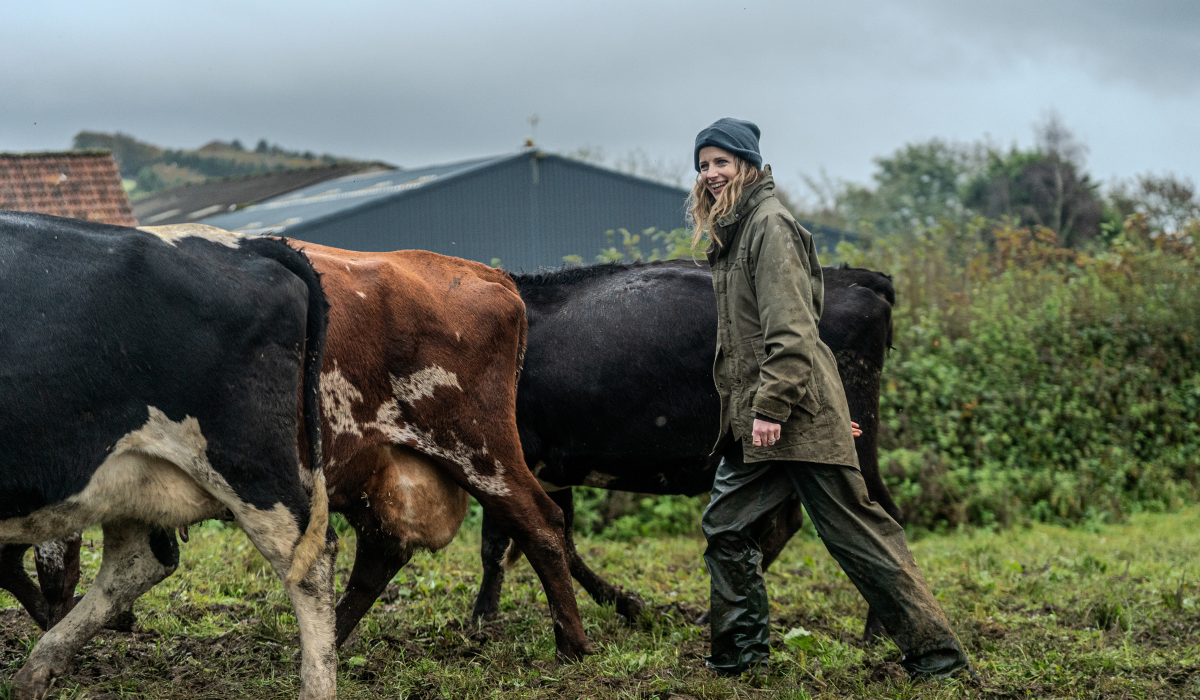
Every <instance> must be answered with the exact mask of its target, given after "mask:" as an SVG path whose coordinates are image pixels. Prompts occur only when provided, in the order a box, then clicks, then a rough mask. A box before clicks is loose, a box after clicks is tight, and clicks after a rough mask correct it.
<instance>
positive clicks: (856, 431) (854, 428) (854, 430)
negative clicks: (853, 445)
mask: <svg viewBox="0 0 1200 700" xmlns="http://www.w3.org/2000/svg"><path fill="white" fill-rule="evenodd" d="M850 434H851V435H853V436H854V437H858V436H859V435H862V428H859V427H858V423H855V422H854V421H850Z"/></svg>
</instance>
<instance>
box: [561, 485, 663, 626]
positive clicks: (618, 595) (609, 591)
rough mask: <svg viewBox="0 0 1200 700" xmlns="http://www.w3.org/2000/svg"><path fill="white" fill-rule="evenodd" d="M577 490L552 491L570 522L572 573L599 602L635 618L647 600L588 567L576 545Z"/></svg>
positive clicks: (568, 548) (567, 521) (568, 530)
mask: <svg viewBox="0 0 1200 700" xmlns="http://www.w3.org/2000/svg"><path fill="white" fill-rule="evenodd" d="M574 494H575V490H574V489H563V490H561V491H554V492H553V493H551V494H550V500H552V501H554V502H555V503H557V504H558V507H559V508H562V512H563V520H564V521H565V522H566V528H565V531H564V533H563V534H564V535H565V536H566V542H567V563H568V564H569V565H570V567H571V576H573V577H574V578H575V580H576V581H578V582H579V583H581V584H583V588H584V590H586V591H587V592H588V595H590V596H592V599H593V600H595V601H596V602H598V603H604V604H606V605H608V604H613V605H615V606H616V609H617V614H618V615H620V616H622V617H624V618H625V619H626V620H629V621H630V622H633V621H634V620H637V618H638V615H641V614H642V610H643V609H645V607H646V602H645V601H644V600H642V597H641V596H639V595H638V594H637V593H633V592H631V591H626V590H625V589H623V588H621V587H620V586H614V585H613V584H611V583H609V582H608V581H605V580H604V579H603V578H601V577H600V575H599V574H597V573H596V572H594V571H592V570H591V569H590V568H588V565H587V564H585V563H584V561H583V559H582V558H581V557H580V556H579V552H578V551H577V550H576V549H575V495H574Z"/></svg>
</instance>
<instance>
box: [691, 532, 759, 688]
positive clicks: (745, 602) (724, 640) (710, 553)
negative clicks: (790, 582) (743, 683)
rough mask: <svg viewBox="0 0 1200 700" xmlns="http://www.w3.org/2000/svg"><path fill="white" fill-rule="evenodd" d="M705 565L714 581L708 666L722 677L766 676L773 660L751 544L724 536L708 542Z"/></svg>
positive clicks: (735, 536)
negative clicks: (751, 673)
mask: <svg viewBox="0 0 1200 700" xmlns="http://www.w3.org/2000/svg"><path fill="white" fill-rule="evenodd" d="M704 561H705V563H706V564H707V565H708V571H709V574H710V575H711V576H712V608H711V609H710V613H709V624H710V625H711V629H712V655H711V656H709V657H708V667H709V668H711V669H713V670H714V671H716V672H717V673H719V674H721V675H724V676H736V675H741V674H742V673H744V672H746V671H749V670H751V669H756V670H758V671H760V672H763V671H765V669H766V666H767V662H768V661H769V660H770V658H771V645H770V633H771V628H770V625H769V624H768V622H769V621H768V617H767V615H768V609H767V590H766V585H765V584H764V583H763V578H762V573H761V571H760V569H759V567H760V566H761V565H762V553H761V552H759V551H758V547H757V546H756V545H755V543H754V541H753V540H751V539H750V538H749V537H746V536H745V535H741V534H737V533H728V532H727V533H722V534H720V535H717V536H716V537H713V538H712V539H710V540H709V542H708V549H707V550H706V551H705V553H704Z"/></svg>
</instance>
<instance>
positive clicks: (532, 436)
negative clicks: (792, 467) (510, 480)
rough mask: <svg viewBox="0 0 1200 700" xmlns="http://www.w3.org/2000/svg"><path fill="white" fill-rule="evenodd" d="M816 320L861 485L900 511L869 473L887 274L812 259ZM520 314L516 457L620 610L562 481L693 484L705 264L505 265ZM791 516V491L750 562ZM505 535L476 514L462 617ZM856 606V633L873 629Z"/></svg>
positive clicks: (632, 600) (798, 515) (634, 605)
mask: <svg viewBox="0 0 1200 700" xmlns="http://www.w3.org/2000/svg"><path fill="white" fill-rule="evenodd" d="M824 273H825V308H824V313H823V314H822V316H821V323H820V326H819V328H818V330H819V331H820V334H821V340H823V341H824V342H825V344H826V345H828V346H829V347H830V349H831V350H833V352H834V356H835V357H836V358H837V362H838V373H839V374H840V375H841V379H842V386H843V387H844V388H845V391H846V399H847V401H848V403H849V407H850V417H851V419H852V420H854V421H856V422H858V423H859V424H860V425H861V426H862V430H863V435H862V436H861V437H859V438H858V439H857V440H855V448H856V450H857V452H858V461H859V465H860V467H861V469H862V474H863V479H864V480H865V481H866V485H867V492H868V494H870V496H871V499H872V500H874V501H877V502H878V503H879V504H880V505H882V506H883V508H884V509H885V510H887V512H888V514H889V515H891V516H892V517H893V518H895V519H896V521H897V522H901V523H903V519H902V516H901V513H900V509H899V508H897V507H896V504H895V503H894V502H893V501H892V498H891V496H890V495H889V494H888V491H887V487H886V486H885V485H884V483H883V480H882V479H881V478H880V475H879V455H878V446H877V438H878V427H879V383H880V377H881V373H882V371H883V362H884V357H885V354H886V352H887V349H888V348H889V347H890V346H891V339H892V304H894V303H895V300H896V295H895V290H894V288H893V286H892V282H891V278H889V277H888V276H887V275H884V274H881V273H879V272H874V271H872V270H864V269H859V268H832V267H826V268H824ZM513 279H514V281H516V283H517V288H518V289H519V290H520V292H521V299H522V300H523V301H524V302H525V313H526V317H527V318H528V320H529V340H528V344H527V349H526V353H525V366H524V369H523V371H522V373H521V377H520V381H519V383H518V385H517V426H518V428H519V430H520V433H521V447H522V450H523V451H524V454H525V461H526V464H527V465H528V466H529V468H530V469H531V470H532V471H533V472H534V474H535V475H536V476H537V477H538V479H539V480H540V481H541V482H542V485H543V487H544V488H546V490H547V491H549V492H550V497H551V499H553V500H554V502H555V503H558V505H559V506H560V507H561V508H562V509H563V515H564V517H565V518H566V523H567V532H566V534H567V555H568V558H569V563H570V567H571V574H572V576H574V577H575V579H576V580H578V581H579V582H580V583H581V584H583V587H584V588H585V589H586V590H587V591H588V593H589V594H590V595H591V596H592V598H594V599H595V600H597V601H600V602H604V603H613V604H615V605H616V610H617V612H618V613H620V614H622V615H624V616H626V617H628V618H630V619H633V618H636V617H637V615H638V614H639V613H640V612H641V610H642V608H643V606H644V603H643V601H642V599H641V597H640V596H638V595H637V593H635V592H631V591H624V590H622V589H620V588H618V587H617V586H614V585H612V584H611V583H609V582H608V581H605V580H604V579H603V578H601V577H600V576H599V575H597V574H596V573H595V572H593V571H592V570H591V569H590V568H589V567H588V566H587V564H586V563H585V562H584V561H583V559H582V558H581V557H580V556H579V553H578V552H577V551H576V549H575V542H574V535H573V532H572V522H573V520H574V512H575V506H574V501H573V496H572V491H571V487H573V486H579V485H587V486H596V487H601V488H605V489H611V490H616V491H634V492H639V493H653V494H684V495H689V496H694V495H698V494H701V493H704V492H706V491H708V490H710V489H711V488H712V484H713V478H714V476H715V473H716V468H717V464H716V463H715V462H714V461H712V460H710V459H709V451H710V450H711V449H712V446H713V441H714V440H715V439H716V435H717V427H718V426H717V422H718V420H719V417H720V399H719V398H718V396H717V391H716V387H715V386H714V385H713V380H712V364H713V354H714V352H715V348H716V342H717V340H716V338H717V309H716V300H715V297H714V296H713V291H712V274H711V273H710V271H709V269H708V265H707V264H697V263H694V262H692V261H691V260H677V261H671V262H659V263H649V264H633V265H619V264H618V265H594V266H591V267H579V268H566V269H563V270H560V271H557V272H546V273H538V274H530V275H513ZM803 523H804V512H803V510H802V508H801V506H800V501H799V498H795V497H794V498H793V499H792V500H791V501H789V502H788V503H785V504H784V506H782V507H781V508H780V510H779V511H778V512H777V513H776V514H775V516H774V527H772V528H766V530H767V531H769V533H770V534H769V535H767V536H765V538H764V541H763V542H762V546H763V568H764V569H765V568H766V567H768V566H769V565H770V564H771V562H773V561H774V560H775V558H776V557H777V556H779V553H780V552H781V551H783V548H784V545H786V544H787V542H788V540H789V539H790V538H791V537H792V535H793V534H795V532H796V531H797V530H799V529H800V526H801V525H802V524H803ZM509 542H510V540H509V538H508V536H507V535H506V534H505V533H504V531H503V530H502V529H501V528H498V527H496V526H495V524H494V523H493V522H492V521H491V519H490V517H489V516H488V514H487V513H486V512H485V513H484V517H483V543H482V545H483V546H482V558H483V580H482V582H481V584H480V590H479V595H478V597H477V599H476V602H475V610H474V616H475V617H483V618H487V617H491V616H493V615H495V614H496V612H497V610H498V609H499V603H500V592H501V584H502V583H503V577H504V568H503V560H504V558H505V552H506V551H508V552H509V554H510V555H511V554H512V552H511V551H510V550H509V549H508V547H509ZM882 631H883V630H882V627H881V626H880V624H879V621H878V618H877V617H875V616H874V614H873V613H871V614H869V615H868V620H867V625H866V630H865V631H864V637H865V638H867V639H872V638H873V637H874V636H876V635H878V634H881V633H882Z"/></svg>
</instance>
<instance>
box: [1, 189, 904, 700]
mask: <svg viewBox="0 0 1200 700" xmlns="http://www.w3.org/2000/svg"><path fill="white" fill-rule="evenodd" d="M825 282H826V310H825V314H824V316H823V318H822V320H821V324H820V333H821V338H822V340H823V341H824V342H825V343H826V344H827V345H829V347H830V348H831V349H832V350H833V351H834V353H835V356H836V357H837V360H838V369H839V372H840V374H841V377H842V383H843V385H844V386H845V389H846V392H847V398H848V400H849V404H850V411H851V416H852V418H853V419H854V420H856V421H857V422H858V423H859V424H860V425H861V426H862V427H863V431H864V434H863V436H862V437H861V438H859V440H858V441H857V445H856V446H857V449H858V456H859V462H860V464H861V465H862V471H863V476H864V478H865V480H866V483H867V486H868V490H869V492H870V495H871V497H872V498H873V499H874V500H876V501H878V502H880V503H881V504H882V505H883V506H884V507H885V508H886V509H887V510H888V512H889V513H890V514H891V515H892V516H893V517H894V518H896V519H897V520H898V521H899V520H900V513H899V511H898V510H897V508H896V507H895V505H894V504H893V503H892V501H891V499H890V497H889V496H888V494H887V491H886V489H885V488H884V486H883V483H882V480H881V479H880V477H879V473H878V461H877V455H876V451H877V450H876V436H877V426H878V417H877V414H878V405H879V379H880V373H881V371H882V367H883V359H884V355H885V352H886V350H887V348H888V347H889V345H890V340H891V308H892V303H893V302H894V292H893V289H892V285H891V282H890V280H889V279H888V278H887V277H886V276H884V275H881V274H878V273H874V272H870V271H867V270H857V269H832V268H826V270H825ZM0 299H2V300H3V301H0V305H2V308H3V310H4V316H5V323H3V324H0V395H2V396H3V398H4V401H3V402H0V449H2V450H3V453H2V454H3V456H2V457H0V587H2V588H5V589H7V590H9V591H10V592H12V593H13V594H14V595H15V596H16V597H17V599H18V600H19V601H20V602H21V603H22V605H24V607H25V608H26V609H27V610H28V611H29V613H30V614H31V615H32V616H33V618H34V620H35V621H36V622H37V623H38V624H39V625H40V626H42V627H43V628H45V629H47V632H46V633H45V634H44V635H43V636H42V638H41V639H40V641H39V642H38V644H37V645H36V646H35V647H34V649H33V650H32V652H31V653H30V655H29V657H28V659H27V661H26V663H25V665H24V667H23V668H22V669H21V670H20V671H19V672H18V673H17V675H16V677H15V679H14V680H15V682H16V690H17V695H18V697H22V698H37V697H41V696H43V695H44V694H45V692H46V691H47V689H48V688H49V683H50V681H51V679H52V678H53V677H54V676H56V675H60V674H62V673H64V672H65V671H66V670H67V668H68V667H69V665H70V663H71V661H72V659H73V658H74V656H75V654H76V653H77V652H78V651H79V650H80V648H82V646H83V645H84V644H85V643H86V642H87V641H88V640H89V639H90V638H91V637H92V636H93V635H94V634H96V632H98V631H99V630H100V629H101V627H102V626H104V625H105V623H106V622H108V621H110V620H112V619H114V618H115V617H118V616H120V615H122V614H125V615H129V614H131V613H130V610H131V609H132V605H133V602H134V601H135V600H136V599H137V598H138V596H140V595H141V594H142V593H144V592H145V591H147V590H149V588H150V587H152V586H153V585H154V584H155V583H157V582H159V581H161V580H163V579H164V578H165V577H167V576H169V575H170V574H171V572H172V571H174V569H175V568H176V566H177V565H178V561H179V543H178V541H177V540H176V536H175V532H176V530H177V529H179V528H181V527H186V526H187V525H189V524H191V523H195V522H198V521H200V520H204V519H209V518H216V517H224V518H230V519H233V520H235V521H236V522H237V523H238V524H239V525H240V526H241V528H242V529H243V530H244V531H245V532H246V534H247V536H248V537H249V538H250V540H251V541H252V542H253V544H254V545H255V546H256V547H257V548H258V549H259V550H260V551H261V552H262V554H263V555H264V557H265V558H266V559H267V561H269V562H270V563H271V565H272V567H273V568H274V570H275V571H276V573H277V574H278V575H279V576H280V578H281V579H282V580H283V584H284V588H285V590H286V591H287V594H288V596H289V598H290V599H291V602H292V605H293V608H294V610H295V615H296V620H297V623H298V626H299V631H300V643H301V654H300V661H301V691H300V696H301V697H302V698H330V697H334V696H335V695H336V687H335V681H336V670H337V668H336V666H337V656H336V648H337V646H339V645H341V644H342V643H344V642H345V641H346V639H347V638H348V637H349V636H350V635H351V633H352V632H353V630H354V628H355V626H356V625H357V624H358V622H359V620H360V619H361V618H362V617H363V616H364V615H365V614H366V613H367V612H368V611H369V610H370V608H371V607H372V605H373V604H374V602H375V600H376V599H377V598H378V597H379V596H380V595H381V594H382V593H383V592H384V590H385V588H386V587H387V585H388V583H389V582H390V581H391V580H392V578H393V577H394V576H395V574H396V572H397V571H398V570H399V569H400V568H401V567H402V566H404V564H405V563H406V562H407V561H408V560H409V558H410V557H411V556H412V554H413V553H414V552H415V551H417V550H420V549H428V550H437V549H439V548H441V547H444V546H445V545H447V544H448V543H449V542H450V541H451V540H452V539H453V537H454V535H455V534H456V533H457V531H458V529H459V526H460V525H461V523H462V521H463V518H464V517H465V515H466V512H467V507H468V495H469V496H473V497H474V498H476V499H477V500H478V501H479V503H480V504H481V505H482V507H483V511H484V522H483V539H482V543H483V544H482V552H481V556H482V563H483V577H482V583H481V588H480V591H479V595H478V598H477V600H476V604H475V608H474V615H475V616H476V617H482V618H486V617H489V616H491V615H494V614H495V613H496V611H497V609H498V603H499V599H500V595H501V587H502V582H503V572H504V565H505V560H506V559H507V560H508V561H512V560H514V559H515V555H516V554H524V555H525V556H526V557H527V558H528V559H529V561H530V563H531V565H532V566H533V568H534V570H535V571H536V572H537V574H538V577H539V578H540V580H541V582H542V585H543V586H544V588H545V592H546V597H547V601H548V603H549V607H550V616H551V620H552V623H553V629H554V635H555V642H556V648H557V652H558V654H559V656H560V657H562V658H564V659H575V658H579V657H581V656H582V655H584V654H587V653H589V652H590V650H591V645H590V642H589V641H588V639H587V637H586V636H585V635H584V632H583V626H582V624H581V621H580V618H579V611H578V608H577V606H576V601H575V596H574V589H573V586H572V583H571V577H572V576H574V578H576V579H577V580H578V581H579V582H580V583H581V584H582V585H583V586H584V588H585V589H586V590H587V591H588V592H589V593H590V594H591V595H592V596H593V598H595V599H596V600H598V601H601V602H605V603H612V604H615V606H616V609H617V611H618V612H619V613H621V614H622V615H625V616H627V617H630V618H633V617H636V616H637V615H638V614H639V613H640V611H641V610H642V608H643V607H644V603H643V601H642V599H641V597H640V596H638V594H637V593H636V592H633V591H624V590H623V589H621V588H619V587H616V586H614V585H613V584H611V583H609V582H607V581H605V580H604V579H602V578H601V577H600V576H598V575H597V574H596V573H595V572H593V571H592V570H591V569H589V568H588V566H587V564H586V563H585V562H584V561H583V559H582V558H581V557H580V555H579V553H578V552H577V551H576V549H575V546H574V539H573V535H572V522H573V513H574V507H573V502H572V490H571V489H572V487H574V486H578V485H588V486H596V487H601V488H607V489H615V490H626V491H636V492H641V493H656V494H687V495H695V494H700V493H703V492H705V491H707V490H708V489H709V488H710V487H711V485H712V481H713V476H714V472H715V469H716V464H714V463H713V462H712V461H711V460H710V458H709V451H710V448H711V447H712V444H711V443H712V440H713V436H714V435H715V434H716V428H717V421H718V411H719V402H718V398H717V395H716V392H715V389H714V387H713V384H712V380H711V376H712V375H711V370H712V358H713V351H714V347H715V339H716V310H715V302H714V299H713V294H712V286H711V277H710V274H709V272H708V269H707V267H705V266H703V265H702V264H698V263H696V262H693V261H691V260H687V261H675V262H663V263H647V264H632V265H599V266H593V267H583V268H569V269H565V270H562V271H558V272H547V273H539V274H531V275H510V274H508V273H506V272H504V271H501V270H496V269H493V268H490V267H487V266H484V265H481V264H477V263H473V262H469V261H465V260H460V259H457V258H451V257H446V256H442V255H436V254H433V253H427V252H421V251H398V252H393V253H358V252H351V251H345V250H338V249H334V248H327V247H323V246H317V245H311V244H306V243H301V242H298V241H290V240H284V239H278V238H269V237H251V236H241V235H238V234H235V233H230V232H226V231H222V230H220V229H214V228H211V227H206V226H200V225H195V224H188V225H179V226H169V227H158V228H147V229H143V230H138V229H129V228H122V227H115V226H107V225H102V224H92V223H84V222H80V221H75V220H70V219H60V218H55V217H49V216H42V215H36V214H23V213H16V212H0ZM331 511H332V512H339V513H343V514H344V515H345V517H346V519H347V521H348V522H349V523H350V524H351V525H352V526H353V527H354V529H355V531H356V533H357V550H356V553H355V559H354V567H353V571H352V572H351V575H350V578H349V581H348V582H347V584H346V590H345V591H344V593H343V594H342V596H341V598H340V600H338V601H337V603H336V606H335V604H334V600H335V591H334V581H333V565H334V558H335V555H336V550H337V538H336V536H335V535H334V533H333V531H332V529H331V528H329V526H328V518H329V513H330V512H331ZM802 518H803V512H802V510H801V508H800V505H799V503H798V501H796V502H789V503H786V504H785V505H784V506H782V507H781V508H780V510H779V512H777V513H776V514H775V515H774V528H773V530H772V531H771V533H770V534H769V535H767V539H766V541H765V542H764V558H765V561H764V566H767V565H769V564H770V562H771V561H772V560H774V558H775V557H776V556H777V555H778V554H779V552H780V551H781V550H782V549H783V546H784V545H785V544H786V543H787V541H788V539H789V538H790V537H791V536H792V534H794V533H795V532H796V531H797V530H798V529H799V527H800V525H801V524H802V522H803V520H802ZM97 524H98V525H100V526H101V527H102V529H103V533H104V551H103V555H104V556H103V560H102V563H101V567H100V571H99V572H98V574H97V575H96V578H95V580H94V582H93V583H92V585H91V586H90V587H89V589H88V592H87V594H86V595H85V596H83V598H82V599H80V600H79V602H78V603H75V598H74V589H75V584H76V583H77V581H78V577H79V559H78V558H79V544H78V542H79V540H78V533H79V532H80V531H81V530H82V529H83V528H85V527H88V526H91V525H97ZM36 543H44V544H41V545H39V546H38V547H37V548H36V556H35V564H36V566H37V571H38V583H37V584H34V583H33V582H32V581H31V580H30V579H29V577H28V576H27V575H26V573H25V570H24V567H23V555H24V553H25V552H26V551H27V550H28V548H29V546H30V545H31V544H36ZM882 632H883V630H882V628H881V627H879V625H878V623H877V622H874V621H872V619H870V618H869V619H868V624H867V631H866V634H868V635H872V634H880V633H882Z"/></svg>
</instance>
